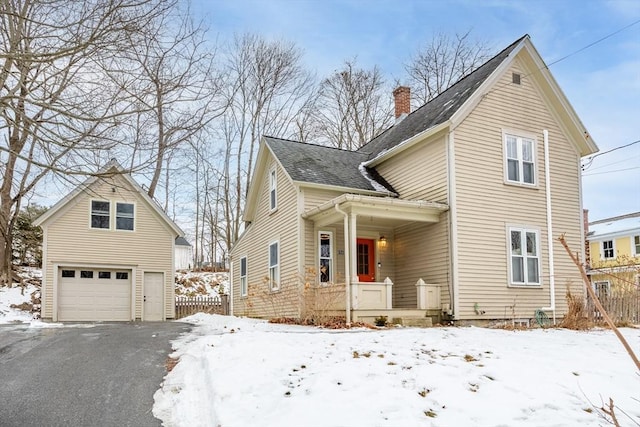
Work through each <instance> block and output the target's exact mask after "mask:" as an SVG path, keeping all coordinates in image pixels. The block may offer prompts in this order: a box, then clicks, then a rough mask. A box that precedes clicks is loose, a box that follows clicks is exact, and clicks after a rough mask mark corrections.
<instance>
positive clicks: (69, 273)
mask: <svg viewBox="0 0 640 427" xmlns="http://www.w3.org/2000/svg"><path fill="white" fill-rule="evenodd" d="M62 277H76V271H75V270H62Z"/></svg>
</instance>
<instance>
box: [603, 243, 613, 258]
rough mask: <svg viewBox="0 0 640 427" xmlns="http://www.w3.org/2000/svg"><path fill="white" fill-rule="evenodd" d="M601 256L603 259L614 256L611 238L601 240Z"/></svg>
mask: <svg viewBox="0 0 640 427" xmlns="http://www.w3.org/2000/svg"><path fill="white" fill-rule="evenodd" d="M602 257H603V258H604V259H613V258H615V250H614V249H613V240H604V241H603V242H602Z"/></svg>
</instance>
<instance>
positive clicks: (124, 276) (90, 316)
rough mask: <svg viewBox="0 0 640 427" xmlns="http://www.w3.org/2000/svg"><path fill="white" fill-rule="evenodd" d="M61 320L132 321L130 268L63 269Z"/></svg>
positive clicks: (59, 272) (60, 285)
mask: <svg viewBox="0 0 640 427" xmlns="http://www.w3.org/2000/svg"><path fill="white" fill-rule="evenodd" d="M58 320H60V321H95V320H120V321H122V320H131V270H111V269H92V268H66V267H65V268H60V269H59V271H58Z"/></svg>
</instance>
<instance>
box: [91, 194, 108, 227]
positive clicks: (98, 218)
mask: <svg viewBox="0 0 640 427" xmlns="http://www.w3.org/2000/svg"><path fill="white" fill-rule="evenodd" d="M109 218H110V211H109V202H104V201H101V200H92V201H91V228H106V229H109Z"/></svg>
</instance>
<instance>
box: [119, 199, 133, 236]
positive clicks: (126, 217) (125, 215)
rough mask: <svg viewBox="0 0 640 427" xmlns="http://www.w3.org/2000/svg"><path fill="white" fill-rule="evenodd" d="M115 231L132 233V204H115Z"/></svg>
mask: <svg viewBox="0 0 640 427" xmlns="http://www.w3.org/2000/svg"><path fill="white" fill-rule="evenodd" d="M116 230H132V231H133V203H116Z"/></svg>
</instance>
